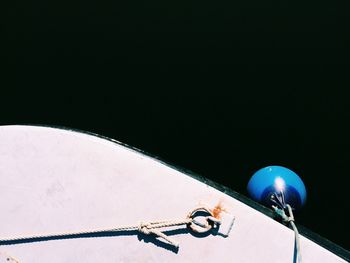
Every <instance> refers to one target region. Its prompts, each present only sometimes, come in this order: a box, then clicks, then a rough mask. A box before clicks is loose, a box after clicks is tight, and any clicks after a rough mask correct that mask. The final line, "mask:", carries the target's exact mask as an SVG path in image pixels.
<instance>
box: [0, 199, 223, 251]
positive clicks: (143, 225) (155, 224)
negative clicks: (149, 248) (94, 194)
mask: <svg viewBox="0 0 350 263" xmlns="http://www.w3.org/2000/svg"><path fill="white" fill-rule="evenodd" d="M199 211H202V212H203V211H204V212H206V213H207V214H208V216H207V217H206V220H207V222H206V223H205V224H201V223H200V222H198V221H196V220H195V219H194V218H195V216H196V213H197V212H199ZM220 223H221V221H220V220H218V219H215V218H214V217H213V214H212V212H211V210H210V209H208V208H207V207H205V206H201V207H197V208H195V209H193V210H192V211H191V212H190V213H189V214H188V216H187V218H185V219H180V220H163V221H152V222H140V223H139V224H136V225H126V226H119V227H114V228H107V229H95V230H87V231H78V232H61V233H54V234H45V235H29V236H18V237H10V238H0V243H9V242H21V241H23V242H24V241H26V240H31V239H50V238H54V239H59V238H69V237H73V236H79V235H91V234H102V233H111V232H120V231H136V230H137V231H139V232H140V233H143V234H145V235H150V234H153V235H155V236H157V237H159V238H162V239H164V240H165V241H166V242H168V243H169V244H170V245H172V246H174V247H175V248H178V247H179V243H178V242H177V241H176V240H174V239H172V238H171V237H169V236H167V235H165V234H164V233H163V232H161V231H160V230H159V228H164V227H172V226H181V225H187V226H188V227H189V228H190V229H191V230H192V231H194V232H198V233H205V232H207V231H210V230H211V229H212V228H213V227H214V226H215V225H216V226H218V225H220ZM194 225H196V227H195V226H194Z"/></svg>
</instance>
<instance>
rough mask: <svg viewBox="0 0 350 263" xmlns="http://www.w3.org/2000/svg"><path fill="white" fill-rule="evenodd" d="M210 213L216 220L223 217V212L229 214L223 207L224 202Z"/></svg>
mask: <svg viewBox="0 0 350 263" xmlns="http://www.w3.org/2000/svg"><path fill="white" fill-rule="evenodd" d="M210 212H212V213H213V216H214V217H215V218H216V219H220V217H221V215H220V214H221V213H222V212H227V210H226V209H225V208H224V207H223V205H222V201H220V202H219V203H218V204H217V205H216V206H214V208H213V209H210Z"/></svg>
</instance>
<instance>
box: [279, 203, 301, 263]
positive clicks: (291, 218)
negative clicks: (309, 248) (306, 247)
mask: <svg viewBox="0 0 350 263" xmlns="http://www.w3.org/2000/svg"><path fill="white" fill-rule="evenodd" d="M272 207H273V209H274V210H275V212H276V214H278V215H279V216H281V218H282V220H283V221H284V222H286V223H289V224H290V225H291V226H292V228H293V231H294V238H295V244H296V252H297V255H296V257H297V262H298V263H301V249H300V235H299V231H298V229H297V227H296V225H295V223H294V215H293V211H292V207H291V206H290V205H288V204H287V205H286V207H287V209H288V215H289V216H287V214H286V212H285V211H284V209H281V208H278V207H277V206H272Z"/></svg>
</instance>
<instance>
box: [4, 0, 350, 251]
mask: <svg viewBox="0 0 350 263" xmlns="http://www.w3.org/2000/svg"><path fill="white" fill-rule="evenodd" d="M346 9H347V8H346V7H345V6H342V4H340V2H337V1H332V2H319V1H311V2H310V1H309V2H301V1H299V2H295V1H268V2H266V1H265V2H264V1H255V0H252V1H248V2H247V1H241V2H237V1H236V2H234V1H230V2H229V1H226V2H224V1H216V2H212V1H211V2H209V1H173V2H164V1H151V2H149V1H144V2H143V1H136V2H130V1H115V2H114V3H107V2H101V1H85V2H81V3H80V2H78V1H74V2H69V3H63V2H61V1H60V2H59V1H54V2H52V1H49V2H47V1H16V2H11V3H9V4H8V6H6V8H3V9H2V12H4V15H2V16H1V18H0V21H1V26H2V36H1V42H2V49H1V51H0V52H1V53H0V54H1V62H2V65H3V66H4V68H3V70H2V72H1V92H2V95H1V105H0V110H1V113H0V121H1V123H2V124H17V123H35V124H51V125H63V126H68V127H72V128H77V129H82V130H87V131H91V132H96V133H99V134H101V135H105V136H109V137H112V138H115V139H117V140H119V141H122V142H125V143H127V144H130V145H132V146H135V147H138V148H140V149H142V150H145V151H148V152H150V153H152V154H155V155H158V156H160V157H161V158H163V159H165V160H167V161H170V162H172V163H174V164H178V165H180V166H182V167H185V168H188V169H190V170H193V171H195V172H197V173H199V174H202V175H204V176H206V177H208V178H211V179H213V180H215V181H217V182H220V183H222V184H224V185H226V186H229V187H231V188H232V189H234V190H236V191H238V192H240V193H243V194H246V184H247V182H248V180H249V178H250V176H251V175H252V174H253V173H254V172H255V171H256V170H257V169H259V168H261V167H264V166H266V165H270V164H277V165H283V166H286V167H289V168H291V169H293V170H294V171H296V172H297V173H298V174H299V175H300V176H301V177H302V178H303V180H304V181H305V184H306V186H307V190H308V201H307V205H306V206H305V208H304V210H303V211H302V212H301V213H300V214H299V215H298V218H297V220H298V221H299V223H301V224H303V225H305V226H306V227H308V228H310V229H311V230H313V231H314V232H317V233H319V234H320V235H322V236H324V237H326V238H328V239H330V240H332V241H334V242H336V243H338V244H339V245H341V246H343V247H345V248H347V249H349V248H350V238H349V235H348V233H347V232H348V231H347V229H348V218H347V217H346V215H347V210H349V203H348V201H349V197H348V196H349V190H348V189H349V182H350V179H349V168H348V164H349V163H350V153H349V146H350V139H349V134H350V133H349V132H350V129H349V125H348V122H349V117H350V116H349V115H350V107H349V94H348V92H347V89H348V88H349V44H350V37H349V36H350V35H349V27H348V26H347V25H348V23H347V16H346ZM38 88H41V90H40V91H39V89H38Z"/></svg>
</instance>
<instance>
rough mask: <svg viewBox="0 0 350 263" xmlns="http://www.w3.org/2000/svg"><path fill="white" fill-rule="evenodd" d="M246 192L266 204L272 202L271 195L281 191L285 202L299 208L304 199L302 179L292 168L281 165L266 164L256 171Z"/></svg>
mask: <svg viewBox="0 0 350 263" xmlns="http://www.w3.org/2000/svg"><path fill="white" fill-rule="evenodd" d="M247 189H248V193H249V194H250V196H251V197H252V199H254V200H256V201H258V202H261V203H263V204H265V205H267V206H271V205H273V204H274V203H273V202H272V201H271V196H272V195H273V194H274V193H280V192H281V191H282V192H283V195H284V198H285V203H286V204H289V205H290V206H291V207H293V208H294V209H296V210H298V209H300V208H301V207H302V206H303V205H304V204H305V201H306V189H305V185H304V183H303V181H302V180H301V179H300V177H299V176H298V175H297V174H296V173H294V172H293V171H292V170H290V169H288V168H285V167H283V166H277V165H276V166H267V167H265V168H262V169H260V170H259V171H257V172H256V173H255V174H254V175H253V176H252V177H251V178H250V180H249V182H248V187H247Z"/></svg>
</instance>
